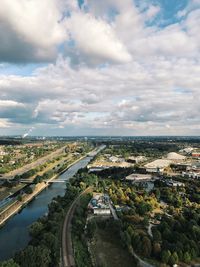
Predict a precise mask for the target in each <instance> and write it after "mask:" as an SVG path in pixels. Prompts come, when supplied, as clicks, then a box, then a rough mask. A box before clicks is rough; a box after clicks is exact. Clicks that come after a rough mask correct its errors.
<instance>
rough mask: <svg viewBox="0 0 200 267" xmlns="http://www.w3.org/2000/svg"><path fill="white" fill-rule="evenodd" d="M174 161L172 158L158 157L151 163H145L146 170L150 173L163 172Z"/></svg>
mask: <svg viewBox="0 0 200 267" xmlns="http://www.w3.org/2000/svg"><path fill="white" fill-rule="evenodd" d="M171 163H172V161H171V160H168V159H157V160H154V161H152V162H150V163H147V164H146V165H144V167H145V169H146V172H150V173H157V172H163V171H164V169H165V168H167V167H169V166H170V164H171Z"/></svg>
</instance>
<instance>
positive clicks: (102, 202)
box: [88, 193, 111, 215]
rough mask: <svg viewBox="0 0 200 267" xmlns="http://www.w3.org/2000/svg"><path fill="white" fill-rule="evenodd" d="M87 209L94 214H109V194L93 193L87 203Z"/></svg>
mask: <svg viewBox="0 0 200 267" xmlns="http://www.w3.org/2000/svg"><path fill="white" fill-rule="evenodd" d="M88 210H89V211H91V212H92V213H93V214H94V215H111V210H110V206H109V196H108V195H105V194H100V193H94V194H93V197H92V199H91V200H90V202H89V204H88Z"/></svg>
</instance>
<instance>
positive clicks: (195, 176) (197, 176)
mask: <svg viewBox="0 0 200 267" xmlns="http://www.w3.org/2000/svg"><path fill="white" fill-rule="evenodd" d="M182 177H186V178H193V179H200V172H194V171H189V172H182Z"/></svg>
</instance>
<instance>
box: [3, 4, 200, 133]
mask: <svg viewBox="0 0 200 267" xmlns="http://www.w3.org/2000/svg"><path fill="white" fill-rule="evenodd" d="M46 14H48V16H46ZM44 16H45V18H46V19H45V21H44V20H43V17H44ZM0 20H1V21H2V26H1V28H0V36H1V43H0V133H1V134H23V133H24V132H26V131H28V130H29V129H30V128H31V129H32V132H31V134H43V135H45V133H46V134H47V135H51V134H56V135H59V134H62V135H81V134H82V135H90V134H91V135H94V134H96V135H106V134H108V135H112V134H113V135H177V134H179V135H199V130H200V126H199V125H200V121H199V118H200V116H199V115H200V110H199V103H198V99H199V88H200V80H199V78H198V77H199V68H200V64H199V55H200V37H199V26H198V25H199V23H200V1H199V0H191V1H188V0H181V1H180V0H151V1H150V0H149V1H148V0H146V1H139V0H135V1H133V0H123V1H120V0H119V1H115V0H101V1H99V0H87V2H86V1H85V2H84V0H80V1H79V2H77V1H76V0H59V1H57V0H43V2H42V3H41V1H40V0H21V2H19V1H18V0H12V2H11V1H7V0H2V3H1V10H0Z"/></svg>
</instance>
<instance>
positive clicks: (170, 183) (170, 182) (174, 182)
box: [166, 180, 185, 187]
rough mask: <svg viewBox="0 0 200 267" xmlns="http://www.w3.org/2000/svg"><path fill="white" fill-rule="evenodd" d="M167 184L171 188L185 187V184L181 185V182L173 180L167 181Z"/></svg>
mask: <svg viewBox="0 0 200 267" xmlns="http://www.w3.org/2000/svg"><path fill="white" fill-rule="evenodd" d="M166 184H167V185H168V186H170V187H177V186H179V187H184V186H185V184H184V183H181V182H177V181H173V180H168V181H166Z"/></svg>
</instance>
